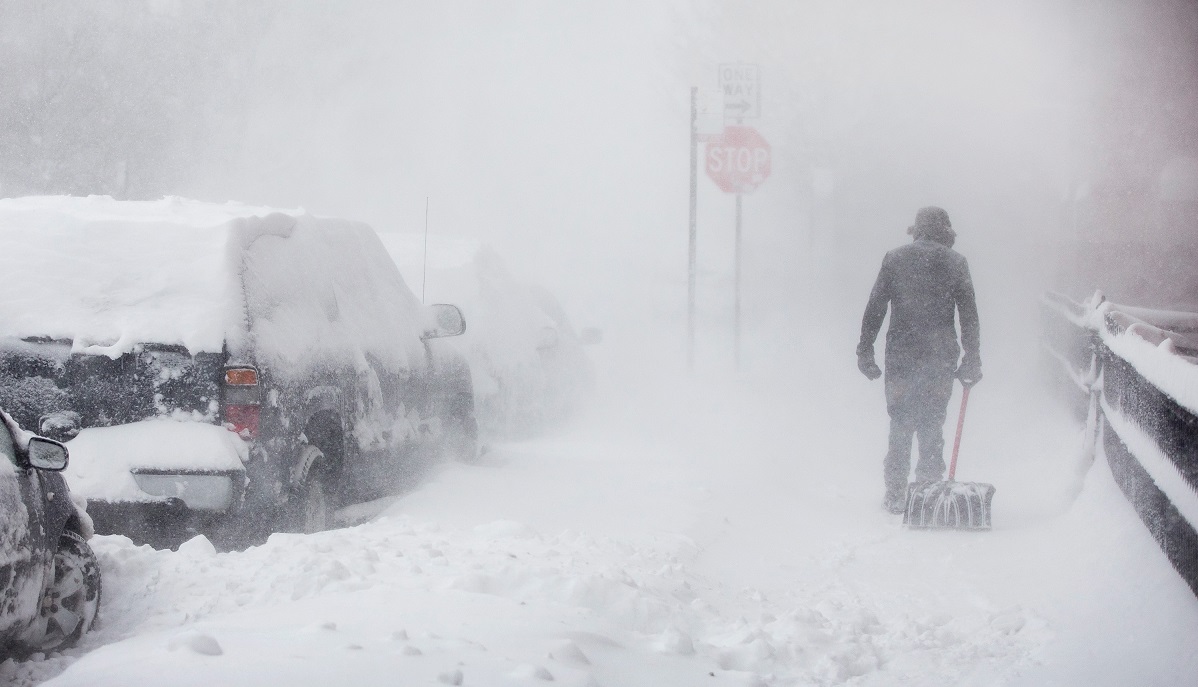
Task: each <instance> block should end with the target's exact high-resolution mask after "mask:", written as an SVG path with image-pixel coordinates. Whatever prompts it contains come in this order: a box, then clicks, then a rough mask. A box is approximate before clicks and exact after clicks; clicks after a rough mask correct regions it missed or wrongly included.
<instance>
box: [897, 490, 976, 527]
mask: <svg viewBox="0 0 1198 687" xmlns="http://www.w3.org/2000/svg"><path fill="white" fill-rule="evenodd" d="M993 498H994V485H993V484H983V483H981V482H912V483H911V484H909V485H907V510H906V511H905V512H904V513H903V524H904V525H907V526H908V527H912V528H915V529H957V530H988V529H990V501H991V500H992V499H993Z"/></svg>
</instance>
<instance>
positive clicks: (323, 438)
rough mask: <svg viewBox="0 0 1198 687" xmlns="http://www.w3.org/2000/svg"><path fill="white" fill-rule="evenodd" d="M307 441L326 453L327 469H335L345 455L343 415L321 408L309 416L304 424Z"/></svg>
mask: <svg viewBox="0 0 1198 687" xmlns="http://www.w3.org/2000/svg"><path fill="white" fill-rule="evenodd" d="M304 437H305V438H306V439H307V443H309V444H311V445H312V446H315V447H316V448H319V449H320V451H321V453H323V454H324V456H325V460H326V461H328V463H327V465H325V469H326V470H335V469H337V468H338V467H340V465H341V461H342V459H343V458H344V457H345V427H344V425H343V424H342V423H341V417H340V416H338V415H337V414H336V413H334V412H332V411H329V410H319V411H317V412H316V413H314V414H313V415H312V417H310V418H308V423H307V424H306V425H305V426H304Z"/></svg>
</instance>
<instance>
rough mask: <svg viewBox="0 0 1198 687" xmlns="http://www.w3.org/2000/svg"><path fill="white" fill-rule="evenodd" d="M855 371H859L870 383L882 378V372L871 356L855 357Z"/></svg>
mask: <svg viewBox="0 0 1198 687" xmlns="http://www.w3.org/2000/svg"><path fill="white" fill-rule="evenodd" d="M857 369H858V370H861V374H863V375H865V376H866V377H868V378H869V379H870V380H871V381H872V380H874V379H877V378H878V377H881V376H882V370H881V368H879V367H878V364H877V363H876V362H874V357H873V356H872V355H859V356H857Z"/></svg>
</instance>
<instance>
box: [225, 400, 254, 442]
mask: <svg viewBox="0 0 1198 687" xmlns="http://www.w3.org/2000/svg"><path fill="white" fill-rule="evenodd" d="M258 409H259V406H258V404H257V403H255V404H253V405H241V404H233V405H226V406H225V424H228V425H232V426H233V431H234V432H237V433H238V434H240V435H241V436H243V437H245V438H247V439H254V438H257V436H258Z"/></svg>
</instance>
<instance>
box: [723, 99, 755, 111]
mask: <svg viewBox="0 0 1198 687" xmlns="http://www.w3.org/2000/svg"><path fill="white" fill-rule="evenodd" d="M724 109H725V110H740V111H741V112H748V111H749V110H751V109H753V103H751V102H749V101H748V100H742V101H740V102H739V103H724Z"/></svg>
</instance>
